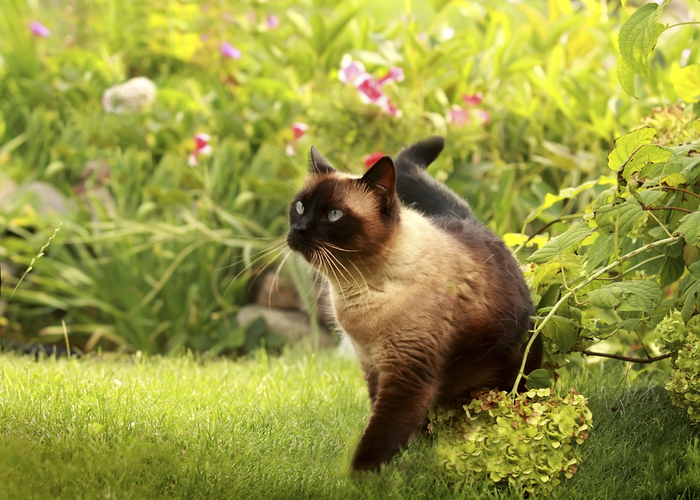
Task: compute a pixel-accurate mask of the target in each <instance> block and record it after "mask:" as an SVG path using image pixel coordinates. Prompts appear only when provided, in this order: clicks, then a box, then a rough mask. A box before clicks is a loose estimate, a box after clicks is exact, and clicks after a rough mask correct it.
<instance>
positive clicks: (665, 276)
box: [659, 257, 685, 288]
mask: <svg viewBox="0 0 700 500" xmlns="http://www.w3.org/2000/svg"><path fill="white" fill-rule="evenodd" d="M684 271H685V264H684V263H683V259H682V258H673V257H666V258H665V259H664V263H663V265H662V266H661V270H660V271H659V281H660V282H661V287H662V288H665V287H667V286H669V285H671V284H673V283H675V282H676V281H678V280H679V279H680V277H681V276H683V272H684Z"/></svg>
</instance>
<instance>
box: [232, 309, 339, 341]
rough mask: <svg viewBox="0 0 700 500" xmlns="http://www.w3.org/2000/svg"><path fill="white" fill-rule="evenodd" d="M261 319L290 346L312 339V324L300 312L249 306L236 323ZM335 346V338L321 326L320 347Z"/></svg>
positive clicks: (243, 323) (246, 322)
mask: <svg viewBox="0 0 700 500" xmlns="http://www.w3.org/2000/svg"><path fill="white" fill-rule="evenodd" d="M259 317H263V318H265V322H266V323H267V327H268V328H269V329H270V330H271V331H273V332H276V333H279V334H280V335H282V336H284V337H285V338H286V339H287V342H288V343H290V344H295V343H297V342H299V341H301V340H303V339H307V338H311V322H310V321H309V318H308V317H307V315H306V314H304V313H302V312H299V311H289V310H284V309H275V308H271V307H266V306H262V305H259V304H248V305H246V306H243V307H241V309H240V310H239V311H238V315H237V316H236V321H237V322H238V324H239V325H245V324H248V323H250V322H251V321H253V320H255V319H257V318H259ZM335 344H336V341H335V338H334V337H333V336H332V335H331V334H330V333H328V330H326V329H325V328H324V327H322V326H319V346H320V347H331V346H334V345H335Z"/></svg>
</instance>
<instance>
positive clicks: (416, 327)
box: [331, 280, 456, 351]
mask: <svg viewBox="0 0 700 500" xmlns="http://www.w3.org/2000/svg"><path fill="white" fill-rule="evenodd" d="M444 288H445V287H444V286H440V285H438V284H437V283H434V282H433V281H432V280H429V281H421V282H412V283H392V284H385V285H384V286H382V287H381V288H365V289H364V290H363V292H362V293H359V292H358V293H356V294H353V295H350V294H348V293H345V294H343V293H341V292H340V291H339V290H337V289H335V290H332V292H331V304H332V306H333V313H334V315H335V319H336V321H337V322H338V324H339V326H340V327H341V328H342V329H343V330H344V331H345V332H346V333H347V334H348V335H349V336H350V338H351V339H352V340H353V343H354V344H355V345H356V346H361V347H363V348H364V349H366V350H368V351H372V350H374V348H375V347H376V346H377V345H379V344H384V343H386V342H387V341H392V340H393V339H398V338H400V339H401V341H402V342H407V341H411V339H413V337H415V339H414V340H416V341H420V340H421V338H422V337H423V336H424V335H426V334H428V335H430V334H437V332H438V331H439V330H441V324H442V323H444V322H445V321H449V320H451V319H452V317H453V315H454V310H455V305H456V298H455V294H453V293H449V292H446V291H445V290H444Z"/></svg>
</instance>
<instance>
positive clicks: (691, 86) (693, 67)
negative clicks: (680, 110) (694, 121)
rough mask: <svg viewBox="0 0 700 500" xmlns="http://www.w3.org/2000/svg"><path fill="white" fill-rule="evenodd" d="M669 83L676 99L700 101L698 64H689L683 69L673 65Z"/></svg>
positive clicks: (689, 101)
mask: <svg viewBox="0 0 700 500" xmlns="http://www.w3.org/2000/svg"><path fill="white" fill-rule="evenodd" d="M671 83H673V90H675V91H676V94H678V97H680V98H681V99H683V100H684V101H685V102H688V103H691V102H698V101H700V64H689V65H688V66H686V67H685V68H681V67H680V66H679V65H678V64H674V65H673V66H672V67H671ZM693 128H694V127H693Z"/></svg>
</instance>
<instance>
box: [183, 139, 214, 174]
mask: <svg viewBox="0 0 700 500" xmlns="http://www.w3.org/2000/svg"><path fill="white" fill-rule="evenodd" d="M210 140H211V136H210V135H209V134H204V133H202V132H198V133H196V134H194V151H193V152H192V154H191V155H190V156H189V157H188V158H187V163H189V164H190V165H191V166H193V167H196V166H197V165H199V156H200V155H204V156H208V155H210V154H211V152H212V149H211V145H210V144H209V141H210Z"/></svg>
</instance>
